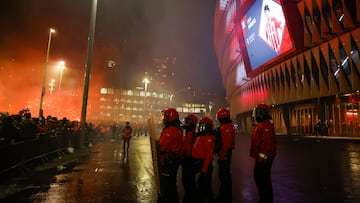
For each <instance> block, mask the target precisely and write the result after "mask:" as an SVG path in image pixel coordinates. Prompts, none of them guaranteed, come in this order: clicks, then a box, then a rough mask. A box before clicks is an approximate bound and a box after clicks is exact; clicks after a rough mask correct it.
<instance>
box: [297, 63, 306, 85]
mask: <svg viewBox="0 0 360 203" xmlns="http://www.w3.org/2000/svg"><path fill="white" fill-rule="evenodd" d="M296 63H297V73H298V78H299V81H300V84H301V85H304V73H303V72H302V70H301V66H300V62H299V61H296Z"/></svg>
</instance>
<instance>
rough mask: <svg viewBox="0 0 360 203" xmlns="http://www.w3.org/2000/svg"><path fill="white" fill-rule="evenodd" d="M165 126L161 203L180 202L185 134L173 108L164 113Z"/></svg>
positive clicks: (161, 165) (161, 137)
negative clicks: (179, 181) (181, 165)
mask: <svg viewBox="0 0 360 203" xmlns="http://www.w3.org/2000/svg"><path fill="white" fill-rule="evenodd" d="M162 122H163V125H164V128H163V130H162V131H161V135H160V139H159V150H160V167H159V168H160V187H161V188H160V193H161V194H160V199H159V200H160V202H171V203H173V202H174V203H176V202H179V195H178V191H177V184H176V175H177V172H178V168H179V164H180V157H181V155H182V145H183V133H182V129H181V126H180V120H179V113H178V112H177V111H176V110H175V109H173V108H167V109H164V110H163V111H162Z"/></svg>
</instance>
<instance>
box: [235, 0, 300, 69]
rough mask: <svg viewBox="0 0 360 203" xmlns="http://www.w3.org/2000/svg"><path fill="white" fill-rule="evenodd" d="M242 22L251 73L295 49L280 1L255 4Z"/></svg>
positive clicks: (268, 0) (267, 0)
mask: <svg viewBox="0 0 360 203" xmlns="http://www.w3.org/2000/svg"><path fill="white" fill-rule="evenodd" d="M240 23H241V25H240V26H241V31H242V36H243V38H244V44H245V47H246V50H247V55H248V60H249V64H250V70H251V71H254V70H255V69H256V68H258V67H260V66H262V65H263V64H265V63H267V62H269V61H271V60H272V59H275V58H276V57H278V56H280V55H282V54H284V53H285V52H288V51H290V50H291V49H292V48H293V44H292V41H291V38H290V35H289V30H288V27H287V24H286V20H285V16H284V13H283V10H282V7H281V3H280V1H279V0H257V1H255V2H254V4H253V5H252V6H251V7H250V9H249V10H248V11H247V12H246V14H245V16H244V17H242V18H241V22H240Z"/></svg>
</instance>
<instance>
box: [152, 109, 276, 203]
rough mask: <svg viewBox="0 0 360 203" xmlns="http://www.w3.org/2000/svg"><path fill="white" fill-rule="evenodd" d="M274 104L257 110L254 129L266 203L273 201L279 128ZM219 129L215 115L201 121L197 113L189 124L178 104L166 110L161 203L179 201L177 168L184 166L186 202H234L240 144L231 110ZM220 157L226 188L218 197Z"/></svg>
mask: <svg viewBox="0 0 360 203" xmlns="http://www.w3.org/2000/svg"><path fill="white" fill-rule="evenodd" d="M269 111H270V108H269V107H268V106H267V105H265V104H261V105H258V106H256V107H255V108H254V110H253V118H254V120H255V121H256V122H257V124H256V125H255V126H254V129H253V136H252V140H251V149H250V156H251V157H253V158H254V159H255V166H254V180H255V183H256V186H257V187H258V191H259V195H260V202H272V199H273V194H272V185H271V176H270V169H271V164H272V160H273V159H274V158H275V153H276V142H275V130H274V127H273V124H272V123H271V116H270V113H269ZM216 119H217V121H219V123H220V126H219V127H217V128H214V122H213V120H212V119H211V118H209V117H202V118H200V120H199V119H198V118H197V117H196V116H195V115H193V114H189V115H187V116H186V117H185V118H184V120H183V122H181V121H180V120H179V113H178V112H177V111H176V110H175V109H173V108H167V109H164V110H163V111H162V122H163V126H164V127H163V129H162V131H161V134H160V138H159V153H160V158H159V160H160V163H159V171H160V186H161V187H160V197H159V202H171V203H173V202H179V195H178V191H177V172H178V169H179V167H180V166H181V169H182V184H183V188H184V190H185V193H184V199H183V202H185V203H186V202H232V179H231V158H232V150H233V149H234V147H235V146H234V145H235V130H234V125H233V124H232V120H231V117H230V111H229V110H228V109H226V108H220V109H218V111H217V114H216ZM214 157H216V158H217V162H218V178H219V180H220V188H219V191H218V194H217V197H216V198H215V199H213V192H212V172H213V165H212V162H213V159H214Z"/></svg>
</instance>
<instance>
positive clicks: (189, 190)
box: [182, 114, 198, 203]
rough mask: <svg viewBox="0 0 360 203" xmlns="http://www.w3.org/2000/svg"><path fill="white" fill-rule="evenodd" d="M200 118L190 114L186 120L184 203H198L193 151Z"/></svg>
mask: <svg viewBox="0 0 360 203" xmlns="http://www.w3.org/2000/svg"><path fill="white" fill-rule="evenodd" d="M197 122H198V118H197V117H196V116H195V115H194V114H189V115H187V116H186V117H185V118H184V121H183V123H184V125H183V128H184V129H185V133H184V143H183V144H184V145H183V146H184V148H183V149H184V156H183V159H182V183H183V187H184V190H185V194H184V201H183V202H184V203H191V202H196V183H195V168H194V159H193V158H192V155H191V153H192V149H193V145H194V143H195V139H196V133H195V129H196V125H197Z"/></svg>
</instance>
